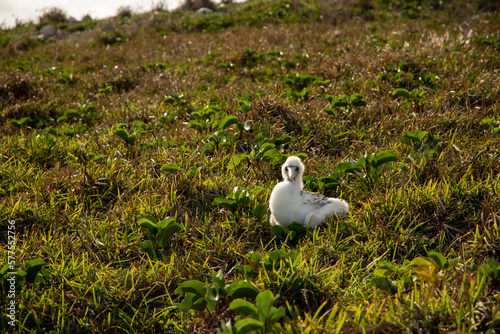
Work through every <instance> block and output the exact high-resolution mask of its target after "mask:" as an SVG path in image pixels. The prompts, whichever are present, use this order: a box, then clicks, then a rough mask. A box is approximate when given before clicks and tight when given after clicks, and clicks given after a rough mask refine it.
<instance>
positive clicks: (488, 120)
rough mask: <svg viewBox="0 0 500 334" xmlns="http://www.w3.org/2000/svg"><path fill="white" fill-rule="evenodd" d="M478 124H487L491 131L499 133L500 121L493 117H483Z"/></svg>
mask: <svg viewBox="0 0 500 334" xmlns="http://www.w3.org/2000/svg"><path fill="white" fill-rule="evenodd" d="M480 124H481V125H489V127H490V128H491V130H492V131H493V133H500V123H499V122H498V121H497V120H495V119H493V118H484V119H483V120H481V123H480Z"/></svg>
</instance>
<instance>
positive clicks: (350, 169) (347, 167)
mask: <svg viewBox="0 0 500 334" xmlns="http://www.w3.org/2000/svg"><path fill="white" fill-rule="evenodd" d="M337 170H338V171H339V172H347V173H354V171H355V170H356V166H355V165H353V164H352V163H350V162H341V163H339V164H338V165H337Z"/></svg>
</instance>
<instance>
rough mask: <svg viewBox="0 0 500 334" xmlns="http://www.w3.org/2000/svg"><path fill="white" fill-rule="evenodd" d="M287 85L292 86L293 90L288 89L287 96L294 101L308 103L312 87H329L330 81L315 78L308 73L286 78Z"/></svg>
mask: <svg viewBox="0 0 500 334" xmlns="http://www.w3.org/2000/svg"><path fill="white" fill-rule="evenodd" d="M285 84H287V85H290V86H291V88H287V89H286V91H285V92H286V94H287V95H288V96H289V97H290V98H291V99H292V101H294V102H297V101H298V100H304V101H307V100H308V99H309V93H310V92H311V87H313V86H327V85H329V84H330V80H323V78H321V77H315V76H313V75H310V74H307V73H303V74H299V73H295V74H292V75H288V76H287V77H285Z"/></svg>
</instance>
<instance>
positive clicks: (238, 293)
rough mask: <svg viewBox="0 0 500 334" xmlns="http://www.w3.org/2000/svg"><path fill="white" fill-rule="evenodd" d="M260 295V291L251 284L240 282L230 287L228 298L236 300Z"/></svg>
mask: <svg viewBox="0 0 500 334" xmlns="http://www.w3.org/2000/svg"><path fill="white" fill-rule="evenodd" d="M259 293H260V290H259V289H258V288H257V287H256V286H254V285H253V284H251V283H248V282H245V281H241V282H236V283H233V284H231V285H230V287H229V296H230V297H231V298H233V299H236V298H255V297H256V296H257V295H258V294H259Z"/></svg>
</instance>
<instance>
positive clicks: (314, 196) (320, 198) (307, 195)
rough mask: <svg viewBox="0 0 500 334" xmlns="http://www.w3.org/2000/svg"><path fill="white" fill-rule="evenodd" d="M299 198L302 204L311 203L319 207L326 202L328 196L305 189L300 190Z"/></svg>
mask: <svg viewBox="0 0 500 334" xmlns="http://www.w3.org/2000/svg"><path fill="white" fill-rule="evenodd" d="M300 198H301V199H302V203H303V204H307V205H313V206H315V207H317V208H320V207H322V206H324V205H326V204H327V203H328V197H326V196H324V195H321V194H318V193H313V192H310V191H306V190H301V191H300Z"/></svg>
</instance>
